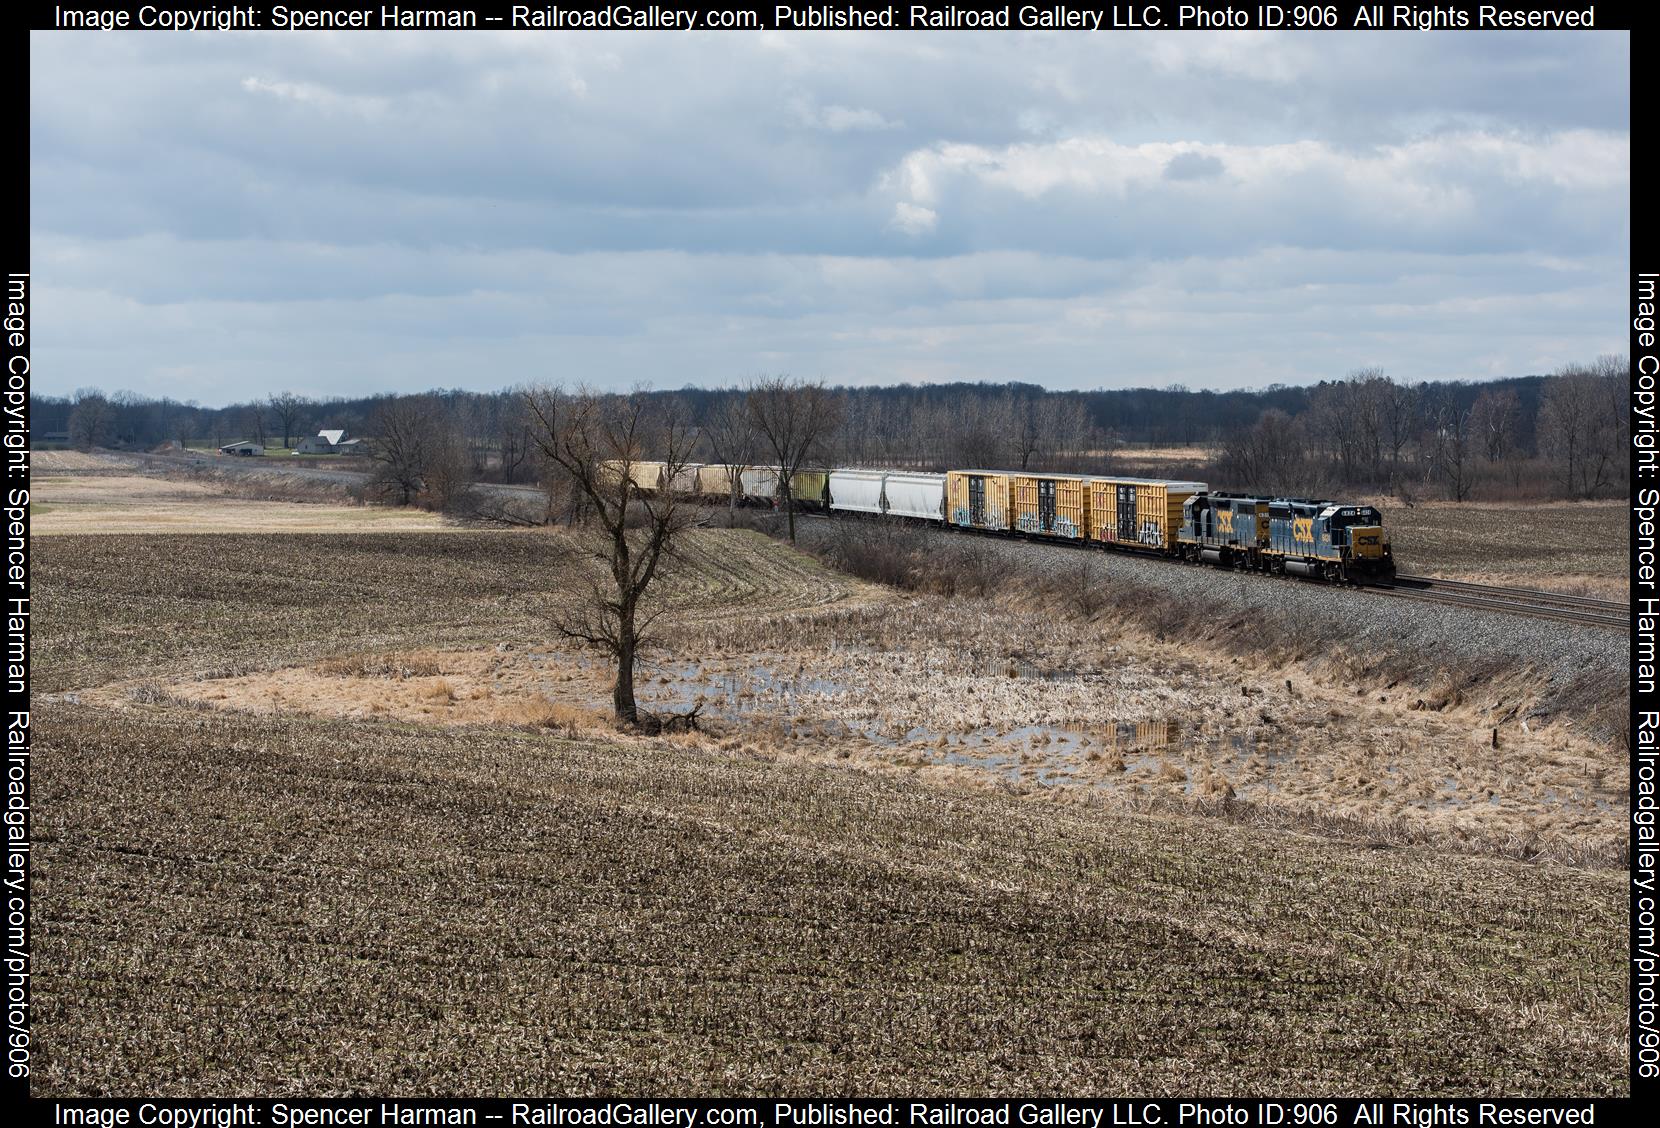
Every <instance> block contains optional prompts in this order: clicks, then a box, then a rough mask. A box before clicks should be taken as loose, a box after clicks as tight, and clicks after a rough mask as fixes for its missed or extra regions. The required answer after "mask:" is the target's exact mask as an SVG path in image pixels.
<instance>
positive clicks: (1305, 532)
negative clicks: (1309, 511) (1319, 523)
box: [1291, 517, 1314, 541]
mask: <svg viewBox="0 0 1660 1128" xmlns="http://www.w3.org/2000/svg"><path fill="white" fill-rule="evenodd" d="M1291 535H1292V536H1294V537H1296V538H1297V539H1298V540H1306V541H1311V540H1313V539H1314V518H1312V517H1298V518H1296V519H1294V520H1293V521H1292V522H1291Z"/></svg>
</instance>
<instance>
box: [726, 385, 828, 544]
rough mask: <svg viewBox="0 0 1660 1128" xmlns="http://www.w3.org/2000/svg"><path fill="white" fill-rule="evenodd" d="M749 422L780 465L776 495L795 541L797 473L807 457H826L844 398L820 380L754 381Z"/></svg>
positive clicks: (747, 403)
mask: <svg viewBox="0 0 1660 1128" xmlns="http://www.w3.org/2000/svg"><path fill="white" fill-rule="evenodd" d="M744 404H745V406H746V407H747V408H748V411H749V421H750V424H751V425H752V426H753V427H754V428H755V434H756V436H757V437H758V438H759V440H760V442H761V445H762V448H763V449H766V450H770V452H771V454H772V456H773V458H775V459H776V460H777V463H776V464H777V466H778V498H779V500H780V501H781V502H782V503H783V506H784V509H785V511H786V512H787V513H788V515H789V526H790V543H792V544H794V543H795V490H794V488H793V484H794V479H795V475H796V474H797V473H799V472H800V470H801V468H802V467H803V466H805V465H806V464H807V462H808V460H809V459H812V458H822V457H825V456H826V455H827V454H828V453H829V451H828V447H829V443H830V439H831V437H832V436H833V435H834V434H835V432H836V429H837V428H838V427H840V426H841V419H842V405H841V399H840V398H839V397H838V396H837V395H836V394H835V393H834V392H832V391H831V390H830V389H828V388H826V387H825V386H824V384H823V383H822V382H816V381H813V382H809V381H806V380H794V379H791V378H790V377H788V376H771V377H764V378H762V379H759V380H756V381H755V382H754V383H752V384H751V385H750V386H749V391H748V394H746V395H745V396H744Z"/></svg>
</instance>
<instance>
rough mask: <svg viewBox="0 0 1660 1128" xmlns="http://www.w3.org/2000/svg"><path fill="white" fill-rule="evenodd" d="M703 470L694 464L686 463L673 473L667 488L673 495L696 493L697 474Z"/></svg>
mask: <svg viewBox="0 0 1660 1128" xmlns="http://www.w3.org/2000/svg"><path fill="white" fill-rule="evenodd" d="M701 469H703V467H702V466H700V465H698V464H697V463H696V462H688V463H687V464H686V465H684V466H682V467H681V468H680V469H679V470H676V471H675V473H674V477H673V479H672V480H671V481H670V483H669V486H670V488H671V489H673V490H674V492H675V493H697V492H698V488H697V473H698V471H699V470H701Z"/></svg>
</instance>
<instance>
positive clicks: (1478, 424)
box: [1470, 388, 1522, 462]
mask: <svg viewBox="0 0 1660 1128" xmlns="http://www.w3.org/2000/svg"><path fill="white" fill-rule="evenodd" d="M1521 417H1522V408H1521V403H1520V401H1518V400H1517V398H1516V393H1515V392H1513V391H1511V390H1510V389H1509V388H1506V389H1505V390H1504V391H1494V390H1493V389H1491V388H1489V389H1488V390H1487V391H1485V392H1482V393H1481V394H1480V395H1479V396H1477V397H1476V402H1475V406H1474V407H1472V408H1471V409H1470V427H1471V429H1472V430H1473V431H1474V432H1475V439H1476V445H1477V447H1478V448H1479V449H1480V451H1481V454H1482V457H1484V458H1485V459H1487V461H1488V462H1500V461H1503V460H1504V459H1505V458H1508V457H1509V456H1510V454H1511V452H1512V451H1513V450H1515V447H1516V430H1517V428H1518V427H1519V426H1520V424H1521Z"/></svg>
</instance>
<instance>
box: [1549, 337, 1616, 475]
mask: <svg viewBox="0 0 1660 1128" xmlns="http://www.w3.org/2000/svg"><path fill="white" fill-rule="evenodd" d="M1621 379H1623V374H1621V375H1620V376H1615V375H1612V374H1610V372H1608V371H1598V370H1596V369H1593V368H1587V367H1585V366H1583V365H1569V366H1568V367H1566V368H1564V369H1562V370H1561V371H1560V372H1558V373H1557V374H1555V375H1554V376H1552V377H1551V378H1550V379H1549V380H1548V381H1546V383H1545V390H1544V392H1543V393H1542V394H1541V396H1540V398H1539V423H1538V431H1539V451H1540V453H1541V454H1543V455H1545V456H1546V457H1547V458H1549V459H1551V460H1552V461H1553V462H1554V463H1555V464H1556V473H1557V480H1558V481H1559V482H1561V484H1562V486H1563V489H1564V490H1565V491H1566V492H1567V493H1568V494H1569V495H1571V496H1575V497H1591V496H1593V495H1595V494H1596V493H1597V491H1598V490H1600V489H1602V488H1603V487H1604V486H1606V485H1608V484H1609V483H1610V482H1611V481H1613V478H1614V469H1615V467H1614V463H1615V461H1616V460H1617V459H1618V458H1619V457H1620V452H1621V440H1622V438H1623V436H1622V434H1621V423H1620V421H1618V420H1615V419H1610V418H1609V412H1608V410H1607V403H1608V400H1609V398H1610V397H1609V389H1608V385H1609V384H1612V383H1616V382H1617V381H1619V380H1621Z"/></svg>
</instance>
